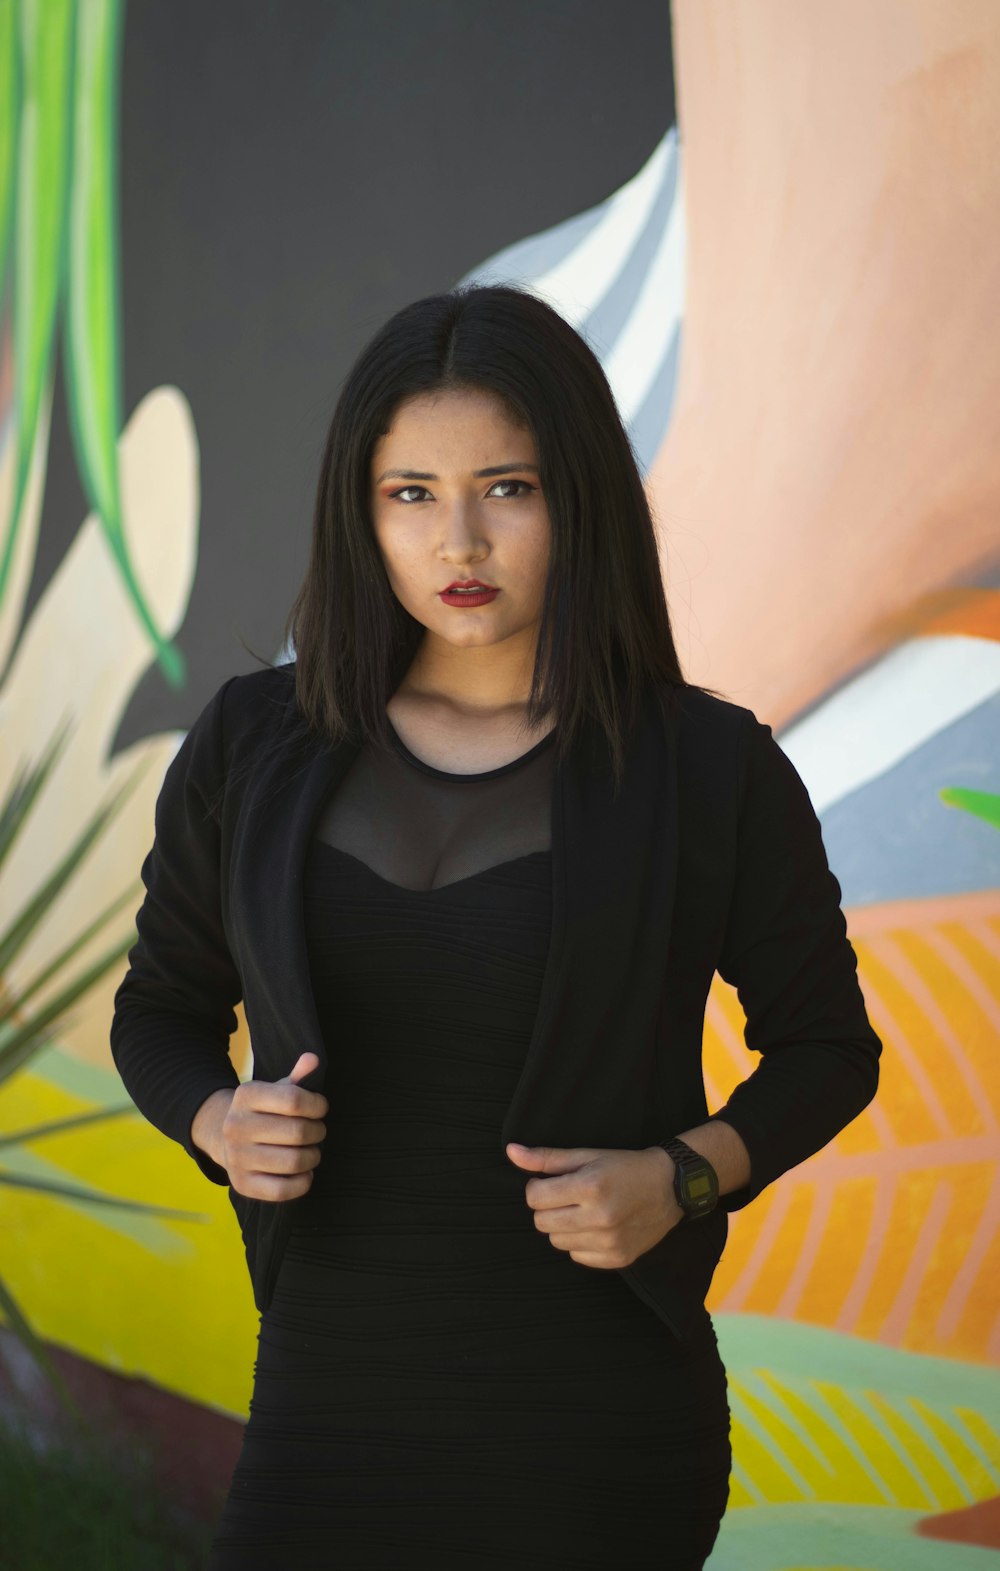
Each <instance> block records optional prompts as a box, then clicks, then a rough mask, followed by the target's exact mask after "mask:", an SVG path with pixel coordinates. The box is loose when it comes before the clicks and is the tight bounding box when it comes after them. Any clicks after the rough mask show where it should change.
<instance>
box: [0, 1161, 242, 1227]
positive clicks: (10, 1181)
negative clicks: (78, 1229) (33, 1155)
mask: <svg viewBox="0 0 1000 1571" xmlns="http://www.w3.org/2000/svg"><path fill="white" fill-rule="evenodd" d="M0 1184H6V1185H8V1186H9V1187H10V1188H11V1189H30V1190H32V1191H33V1192H35V1193H38V1194H45V1195H59V1196H61V1198H62V1199H64V1200H86V1201H87V1202H88V1203H89V1204H91V1205H101V1206H116V1207H118V1208H119V1209H120V1210H122V1211H135V1212H138V1213H141V1214H142V1215H143V1216H163V1217H168V1218H171V1219H173V1220H174V1221H175V1222H210V1221H211V1220H212V1218H211V1217H210V1216H205V1215H204V1214H203V1213H202V1212H200V1211H177V1210H175V1209H174V1208H173V1207H172V1206H156V1205H150V1204H148V1203H147V1202H146V1201H142V1200H124V1199H122V1198H121V1196H120V1195H102V1194H101V1192H100V1191H99V1190H97V1189H81V1188H79V1187H78V1186H77V1185H74V1184H57V1183H53V1182H50V1181H48V1180H47V1179H44V1178H22V1177H21V1176H20V1174H17V1173H7V1172H4V1171H3V1169H0Z"/></svg>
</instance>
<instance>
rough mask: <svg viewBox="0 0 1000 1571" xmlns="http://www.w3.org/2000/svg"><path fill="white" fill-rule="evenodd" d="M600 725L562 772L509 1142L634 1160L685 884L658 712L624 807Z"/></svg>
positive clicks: (647, 728) (638, 735)
mask: <svg viewBox="0 0 1000 1571" xmlns="http://www.w3.org/2000/svg"><path fill="white" fill-rule="evenodd" d="M612 784H613V782H612V774H611V764H610V759H608V758H607V749H606V747H604V746H602V745H601V744H600V741H599V738H598V735H597V731H596V728H595V727H593V726H591V728H590V730H589V731H588V733H587V735H585V736H584V738H583V739H582V741H581V744H580V746H579V747H578V748H577V749H576V750H575V752H574V754H573V756H572V757H571V758H570V759H568V760H566V761H565V762H564V763H563V764H561V765H558V766H557V768H556V771H555V780H554V785H553V803H552V937H551V945H550V949H549V955H548V962H547V965H546V968H545V972H544V976H543V980H542V989H541V996H540V999H539V1007H538V1013H537V1017H536V1020H535V1026H534V1030H533V1032H532V1035H531V1039H530V1042H529V1045H528V1049H527V1054H526V1058H525V1064H524V1070H523V1072H522V1074H521V1077H520V1080H519V1081H518V1084H517V1086H516V1088H515V1091H514V1095H513V1098H512V1100H511V1103H510V1105H509V1107H508V1109H507V1112H506V1114H505V1116H504V1120H503V1124H502V1128H501V1143H502V1144H506V1142H507V1141H508V1140H519V1141H522V1142H523V1143H524V1144H526V1145H556V1146H578V1145H600V1146H609V1147H621V1148H628V1147H638V1146H639V1145H641V1144H643V1126H644V1124H648V1123H649V1122H650V1120H651V1119H652V1120H655V1116H656V1114H655V1097H654V1081H653V1073H654V1067H655V1048H656V1025H657V1019H658V1015H659V1009H660V1003H661V999H662V989H663V979H664V974H665V970H666V961H667V946H668V944H669V940H670V927H671V918H672V912H673V904H674V890H675V886H676V873H677V767H676V751H675V748H674V746H673V743H672V734H671V732H670V731H668V729H667V726H666V724H665V722H664V719H663V718H662V716H661V714H660V712H659V710H658V707H657V706H656V703H655V699H652V698H650V699H648V700H647V702H646V704H645V706H644V710H643V714H642V719H641V723H640V724H638V725H637V726H636V728H635V730H634V732H633V735H632V738H631V742H630V746H629V748H628V751H627V754H626V760H625V771H624V780H623V784H622V787H621V791H620V793H619V796H618V799H617V801H615V800H613V797H612Z"/></svg>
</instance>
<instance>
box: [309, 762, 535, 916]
mask: <svg viewBox="0 0 1000 1571" xmlns="http://www.w3.org/2000/svg"><path fill="white" fill-rule="evenodd" d="M543 740H544V738H543ZM314 846H322V847H323V849H324V850H325V851H333V852H334V853H335V854H336V855H337V856H346V857H347V859H348V861H349V862H353V863H354V864H355V866H356V867H361V868H364V870H365V872H366V873H370V874H371V875H372V877H373V878H377V879H378V881H379V883H380V884H388V886H389V888H390V889H397V890H401V891H402V892H403V893H404V894H407V895H437V894H440V893H441V892H442V890H445V889H457V888H458V887H459V885H460V884H468V883H471V882H472V880H473V879H475V878H482V877H483V876H484V875H485V874H486V873H495V872H497V871H499V869H501V868H506V867H513V866H514V865H515V864H516V863H518V862H527V861H530V860H531V858H532V857H539V856H547V857H551V855H552V852H551V850H544V851H525V852H524V853H523V854H522V855H521V856H511V857H507V858H506V860H505V861H503V862H492V863H491V864H490V866H489V867H481V868H480V869H479V871H478V872H476V873H466V875H465V877H464V878H453V879H452V880H451V881H450V883H447V884H435V885H434V886H433V887H432V888H430V889H411V888H410V886H409V885H408V884H397V883H395V882H394V881H393V879H391V878H386V877H384V876H383V874H382V873H379V872H377V871H376V869H375V868H374V867H372V865H371V863H370V862H365V861H363V860H362V859H361V857H359V856H354V855H353V853H352V852H350V851H342V850H341V848H340V846H335V845H331V843H330V841H329V840H322V839H320V837H319V836H318V835H315V836H313V839H312V840H311V841H310V848H312V847H314Z"/></svg>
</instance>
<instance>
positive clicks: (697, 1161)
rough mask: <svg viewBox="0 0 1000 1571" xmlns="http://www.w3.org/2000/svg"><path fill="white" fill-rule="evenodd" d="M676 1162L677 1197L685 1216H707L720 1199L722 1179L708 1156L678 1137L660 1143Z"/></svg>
mask: <svg viewBox="0 0 1000 1571" xmlns="http://www.w3.org/2000/svg"><path fill="white" fill-rule="evenodd" d="M658 1144H659V1145H661V1146H662V1147H663V1149H664V1151H665V1152H666V1153H667V1155H668V1156H669V1157H671V1158H672V1160H673V1163H674V1194H675V1196H676V1197H677V1204H678V1205H679V1206H680V1208H681V1210H682V1211H683V1212H684V1215H685V1216H690V1217H695V1218H697V1217H700V1216H708V1215H709V1214H710V1212H712V1211H714V1210H715V1206H716V1202H717V1200H718V1198H719V1179H718V1174H717V1173H716V1171H715V1168H714V1167H713V1166H712V1164H711V1162H710V1161H709V1160H708V1158H707V1157H704V1156H701V1155H700V1154H699V1153H698V1152H697V1151H692V1149H691V1147H690V1146H689V1145H685V1143H684V1141H683V1140H678V1139H677V1137H676V1136H674V1137H673V1138H671V1139H670V1140H660V1141H659V1142H658Z"/></svg>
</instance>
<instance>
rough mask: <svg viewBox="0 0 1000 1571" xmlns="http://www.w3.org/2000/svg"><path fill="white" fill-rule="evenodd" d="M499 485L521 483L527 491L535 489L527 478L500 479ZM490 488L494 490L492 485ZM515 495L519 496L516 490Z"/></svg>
mask: <svg viewBox="0 0 1000 1571" xmlns="http://www.w3.org/2000/svg"><path fill="white" fill-rule="evenodd" d="M497 485H519V486H522V487H523V488H524V490H525V491H533V490H534V489H535V488H534V486H531V485H529V484H528V482H527V480H498V481H497ZM490 490H491V491H492V490H493V487H492V486H491V487H490ZM514 495H515V496H517V495H519V493H518V492H516V491H515V492H514Z"/></svg>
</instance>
